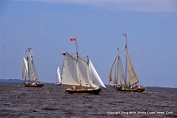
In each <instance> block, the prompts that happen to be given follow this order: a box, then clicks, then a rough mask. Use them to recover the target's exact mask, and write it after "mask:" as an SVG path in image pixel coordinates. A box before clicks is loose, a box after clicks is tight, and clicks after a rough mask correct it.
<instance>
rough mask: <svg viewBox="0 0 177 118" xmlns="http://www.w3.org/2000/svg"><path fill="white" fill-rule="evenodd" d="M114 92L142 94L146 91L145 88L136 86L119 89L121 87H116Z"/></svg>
mask: <svg viewBox="0 0 177 118" xmlns="http://www.w3.org/2000/svg"><path fill="white" fill-rule="evenodd" d="M116 90H118V91H123V92H143V91H145V90H146V87H144V86H138V87H133V88H131V87H121V86H117V87H116Z"/></svg>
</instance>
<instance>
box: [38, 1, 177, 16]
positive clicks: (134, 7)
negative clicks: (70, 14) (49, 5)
mask: <svg viewBox="0 0 177 118" xmlns="http://www.w3.org/2000/svg"><path fill="white" fill-rule="evenodd" d="M38 1H45V2H53V3H66V4H78V5H87V6H94V7H103V8H108V9H114V10H119V11H131V12H151V13H154V12H155V13H158V12H177V0H38Z"/></svg>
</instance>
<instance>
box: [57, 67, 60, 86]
mask: <svg viewBox="0 0 177 118" xmlns="http://www.w3.org/2000/svg"><path fill="white" fill-rule="evenodd" d="M56 85H57V86H58V85H61V76H60V69H59V67H57V72H56Z"/></svg>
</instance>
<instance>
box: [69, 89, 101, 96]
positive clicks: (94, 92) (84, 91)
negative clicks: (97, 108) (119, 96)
mask: <svg viewBox="0 0 177 118" xmlns="http://www.w3.org/2000/svg"><path fill="white" fill-rule="evenodd" d="M66 91H67V92H68V93H89V94H95V95H98V94H99V92H100V91H101V89H100V88H98V89H81V88H79V89H73V88H67V89H66Z"/></svg>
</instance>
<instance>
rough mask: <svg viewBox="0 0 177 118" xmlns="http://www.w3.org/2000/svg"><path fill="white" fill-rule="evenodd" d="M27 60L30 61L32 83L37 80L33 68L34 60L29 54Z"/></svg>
mask: <svg viewBox="0 0 177 118" xmlns="http://www.w3.org/2000/svg"><path fill="white" fill-rule="evenodd" d="M30 53H31V52H30ZM29 59H30V68H31V74H32V79H33V81H36V80H37V75H36V72H35V68H34V60H33V56H32V54H30V58H29Z"/></svg>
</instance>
